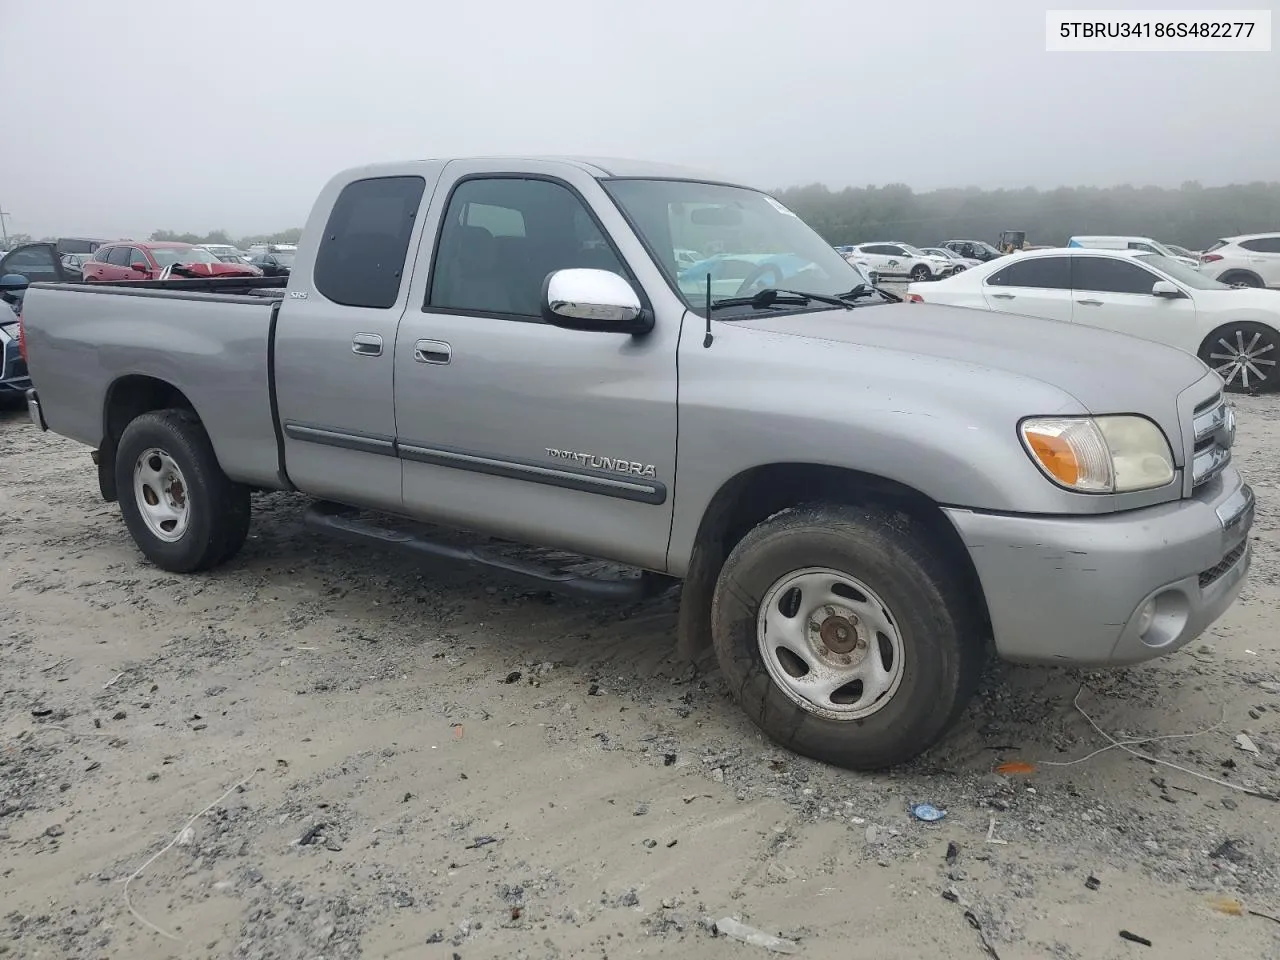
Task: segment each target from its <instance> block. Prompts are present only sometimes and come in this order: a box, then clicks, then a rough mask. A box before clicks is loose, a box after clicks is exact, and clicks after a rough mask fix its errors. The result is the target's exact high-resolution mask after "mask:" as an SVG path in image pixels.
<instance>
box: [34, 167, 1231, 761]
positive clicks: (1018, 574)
mask: <svg viewBox="0 0 1280 960" xmlns="http://www.w3.org/2000/svg"><path fill="white" fill-rule="evenodd" d="M303 236H304V239H303V242H302V244H301V245H300V246H299V249H298V253H297V258H296V264H295V268H294V270H293V272H292V274H291V275H290V277H289V278H288V280H287V287H285V286H282V287H281V288H280V289H278V290H276V291H275V292H274V295H269V296H263V293H264V290H263V289H262V287H263V286H267V287H268V288H269V286H270V284H271V283H272V282H273V281H269V280H263V279H261V278H260V279H258V280H257V281H256V282H255V283H253V284H250V285H249V286H250V287H253V288H254V289H248V288H247V287H246V286H245V283H244V282H242V281H236V280H230V281H226V282H225V283H222V282H221V281H216V280H214V281H204V282H203V284H202V286H201V288H200V289H199V290H195V291H193V290H190V289H187V288H186V287H185V286H184V284H194V283H195V282H194V281H171V282H168V283H156V282H151V283H148V282H136V283H122V284H97V285H93V286H80V285H73V284H36V285H34V286H33V287H32V288H31V290H30V291H29V292H28V294H27V299H26V308H25V319H24V323H25V344H26V351H27V355H28V359H29V363H30V372H31V375H32V378H33V381H34V384H35V388H34V390H33V391H32V392H31V393H30V394H29V409H30V412H31V416H32V418H33V419H34V420H35V422H36V423H37V424H38V425H39V426H41V427H42V428H46V427H47V429H50V430H53V431H55V432H57V433H60V434H63V435H65V436H67V437H70V438H73V439H75V440H77V441H80V442H82V443H84V444H87V445H89V446H91V447H93V448H94V451H95V453H94V456H95V459H96V462H97V464H98V477H99V484H100V487H101V491H102V494H103V496H104V497H105V498H107V499H108V500H116V499H118V500H119V503H120V509H121V513H122V514H123V516H124V521H125V524H126V525H127V527H128V529H129V532H130V533H131V534H132V536H133V538H134V540H135V541H136V542H137V544H138V546H139V548H140V549H141V551H142V553H143V554H144V555H145V556H146V557H147V558H148V559H149V560H150V561H151V562H153V563H155V564H156V565H157V566H159V567H162V568H164V569H166V570H171V571H178V572H194V571H198V570H204V569H208V568H210V567H213V566H216V565H217V564H220V563H224V562H226V561H227V560H228V559H230V558H231V557H232V556H233V555H234V554H235V553H236V551H237V550H238V549H239V547H240V546H241V544H242V543H243V541H244V539H245V536H246V531H247V530H248V527H249V521H250V493H251V491H253V490H292V491H298V492H300V493H302V494H305V495H307V496H309V497H312V498H314V499H315V501H316V502H315V503H314V504H313V505H312V506H311V507H310V508H309V511H308V513H307V521H308V523H310V524H311V525H313V526H314V527H315V528H316V529H317V530H321V531H324V532H326V533H328V534H331V535H333V536H335V537H339V538H342V539H344V540H348V541H355V542H359V543H368V544H372V545H376V546H379V547H382V548H388V549H398V550H404V551H409V552H413V553H416V554H419V555H422V556H425V557H436V558H440V559H442V560H445V561H448V562H450V563H460V562H462V563H470V564H479V565H484V566H488V567H490V568H495V569H498V570H501V571H503V572H504V573H506V574H508V575H510V576H512V577H515V578H518V579H520V580H523V581H525V582H529V583H535V584H539V585H540V586H541V587H543V588H548V589H552V588H554V589H558V590H566V591H576V592H577V593H579V594H585V595H594V596H598V597H601V598H606V599H607V598H613V599H618V600H627V599H634V598H639V597H643V596H644V595H646V593H649V592H652V591H654V590H662V589H666V588H667V587H669V586H670V585H671V584H672V583H673V582H674V581H675V580H682V581H683V586H682V596H681V613H680V618H679V626H678V632H679V637H678V640H679V643H680V648H681V649H682V651H683V652H685V653H687V654H688V655H690V656H692V657H700V656H702V655H703V654H704V653H706V652H707V651H708V649H709V648H714V651H715V654H716V656H717V658H718V660H719V663H720V665H721V667H722V669H723V671H724V675H725V677H726V678H727V681H728V686H729V689H730V691H731V692H732V695H733V696H734V697H735V698H736V699H737V700H738V701H739V702H740V703H741V705H742V707H743V709H744V710H745V711H746V712H747V713H748V714H749V715H750V717H751V719H752V720H753V721H754V722H755V723H756V724H758V725H759V727H760V728H761V729H762V730H763V731H764V732H765V733H766V734H768V735H769V736H770V737H772V738H774V739H775V740H776V741H777V742H778V743H780V744H782V745H784V746H786V747H789V748H791V749H793V750H795V751H797V752H800V753H803V754H806V755H809V756H812V757H816V758H819V759H821V760H824V761H828V762H831V763H834V764H838V765H842V766H846V767H850V768H855V769H871V768H879V767H884V766H889V765H892V764H895V763H898V762H901V761H904V760H906V759H908V758H910V757H912V756H914V755H915V754H917V753H919V752H920V751H922V750H924V749H925V748H927V747H928V746H930V745H931V744H933V743H934V742H935V741H936V740H937V739H938V738H939V737H940V736H941V735H942V734H943V732H944V731H945V730H946V729H947V728H948V726H949V725H950V724H952V723H953V722H954V721H955V719H956V718H957V717H958V716H959V715H960V713H961V711H962V710H963V709H964V707H965V704H966V702H967V700H968V699H969V698H970V696H971V694H972V692H973V690H974V688H975V685H976V683H977V680H978V676H979V673H980V669H981V666H982V663H983V658H984V655H985V652H986V649H987V646H988V641H989V640H993V641H994V646H995V650H996V651H997V652H998V654H999V655H1000V656H1002V657H1004V658H1006V659H1009V660H1012V661H1018V662H1029V663H1049V664H1068V665H1070V664H1076V665H1102V666H1105V665H1118V664H1130V663H1135V662H1138V661H1142V660H1146V659H1149V658H1153V657H1158V656H1161V655H1164V654H1168V653H1170V652H1172V651H1174V650H1177V649H1178V648H1180V647H1181V646H1183V645H1184V644H1186V643H1187V642H1188V641H1190V640H1191V639H1192V638H1194V637H1196V636H1197V635H1198V634H1200V633H1201V632H1202V631H1203V630H1204V629H1205V628H1206V627H1208V626H1209V624H1211V623H1212V622H1213V621H1214V620H1215V619H1216V618H1217V617H1218V616H1220V615H1221V614H1222V613H1223V611H1224V610H1226V609H1227V607H1228V606H1229V605H1230V604H1231V602H1232V600H1233V599H1234V598H1235V596H1236V594H1237V592H1238V591H1239V589H1240V586H1241V583H1242V581H1243V580H1244V578H1245V575H1246V573H1247V570H1248V567H1249V562H1250V547H1249V540H1248V534H1249V530H1250V527H1251V526H1252V523H1253V507H1254V503H1253V496H1252V493H1251V491H1250V488H1249V487H1248V486H1247V485H1246V484H1244V483H1243V482H1242V480H1241V478H1240V475H1239V474H1238V473H1237V472H1236V470H1235V468H1234V466H1232V464H1231V462H1230V461H1231V447H1232V442H1233V439H1234V431H1235V421H1234V416H1233V413H1232V408H1231V407H1230V406H1229V405H1226V404H1225V403H1224V401H1223V398H1222V393H1221V391H1222V386H1223V384H1222V381H1221V380H1220V379H1219V378H1218V377H1217V376H1216V375H1215V374H1213V373H1212V372H1211V371H1209V369H1208V368H1206V367H1205V366H1204V365H1203V364H1202V363H1201V362H1200V361H1199V360H1197V359H1196V358H1195V357H1192V356H1189V355H1187V354H1185V353H1182V352H1180V351H1177V350H1174V349H1171V348H1167V347H1163V346H1159V345H1156V344H1152V343H1149V342H1146V341H1142V340H1138V339H1135V338H1130V337H1126V336H1121V335H1117V334H1111V333H1107V332H1104V331H1100V330H1094V329H1088V328H1082V327H1079V326H1074V325H1072V324H1069V323H1059V322H1053V321H1042V320H1032V319H1028V318H1021V317H1016V316H1007V315H1003V314H991V313H987V312H980V311H968V310H963V309H956V308H949V307H943V306H930V305H925V304H907V303H894V302H890V301H891V299H892V298H890V297H889V296H888V295H882V294H881V293H880V292H878V291H877V290H876V289H874V288H872V287H870V286H868V285H867V284H866V283H865V282H864V279H863V278H862V277H861V275H860V274H858V273H857V272H856V271H855V269H854V268H853V267H852V266H851V265H849V264H848V263H847V262H846V261H845V260H844V258H843V257H841V256H840V254H839V253H838V252H836V251H835V250H834V249H832V248H831V247H830V246H829V245H828V244H827V243H825V242H824V241H823V240H822V238H821V237H819V236H818V235H817V234H816V233H815V232H814V231H813V230H812V229H810V228H809V227H808V226H807V225H806V224H805V223H803V222H802V221H801V220H800V219H799V218H798V217H796V216H795V214H794V213H792V212H791V211H790V210H788V209H787V208H786V207H785V206H784V205H783V204H781V203H779V202H778V201H777V200H776V199H775V198H773V197H771V196H768V195H766V194H764V193H761V192H758V191H756V190H752V189H748V188H745V187H742V186H735V185H731V184H728V183H723V182H720V181H718V180H716V179H715V178H712V177H707V176H702V175H699V174H696V173H691V172H687V171H682V170H677V169H671V168H667V167H657V166H651V165H646V164H641V163H629V162H620V161H612V160H609V161H587V160H556V159H529V160H511V159H472V160H449V161H443V160H441V161H421V162H412V163H399V164H388V165H377V166H369V167H363V168H360V169H355V170H350V171H347V172H344V173H342V174H340V175H338V176H337V177H335V178H334V179H333V180H331V181H330V182H329V183H328V184H327V185H326V186H325V188H324V190H323V192H322V193H321V194H320V197H319V199H318V200H317V201H316V204H315V207H314V209H313V211H312V213H311V215H310V218H309V219H308V221H307V224H306V227H305V231H304V235H303ZM677 251H680V253H679V255H678V254H677ZM687 251H696V256H701V257H702V259H700V260H699V259H694V260H692V262H690V257H691V254H690V253H688V252H687ZM280 283H281V284H283V283H284V281H280ZM265 292H266V293H268V294H271V293H272V291H271V290H270V289H268V290H266V291H265ZM428 524H430V525H431V526H427V525H428ZM441 530H463V531H472V534H470V535H469V536H471V538H472V539H470V540H468V539H466V538H465V537H464V538H462V539H460V538H459V536H458V534H456V533H442V532H440V531H441ZM476 534H479V535H482V536H476ZM495 538H497V540H498V541H500V542H501V543H509V544H514V545H521V546H516V547H513V549H510V550H507V549H499V548H496V547H494V546H493V544H494V542H495ZM480 542H483V544H484V545H483V546H477V545H476V544H477V543H480ZM523 545H531V546H533V547H535V548H538V549H535V550H530V549H528V548H527V547H526V546H523ZM550 551H558V552H560V553H571V554H573V555H576V556H579V557H584V558H590V559H592V560H593V561H606V562H607V563H605V564H601V563H599V562H595V563H594V567H593V568H592V569H591V570H589V571H588V572H586V573H584V572H582V571H583V568H582V565H580V564H579V565H577V566H575V565H574V564H572V563H567V562H552V559H551V554H550V553H549V552H550ZM610 565H612V568H611V567H610ZM618 567H623V568H625V569H623V570H621V571H619V570H618V569H617V568H618ZM610 569H612V570H613V572H609V570H610Z"/></svg>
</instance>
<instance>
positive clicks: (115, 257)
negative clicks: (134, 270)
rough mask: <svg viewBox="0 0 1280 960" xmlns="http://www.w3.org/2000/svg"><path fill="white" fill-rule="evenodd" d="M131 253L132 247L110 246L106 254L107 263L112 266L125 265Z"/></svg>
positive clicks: (127, 263)
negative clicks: (109, 250)
mask: <svg viewBox="0 0 1280 960" xmlns="http://www.w3.org/2000/svg"><path fill="white" fill-rule="evenodd" d="M131 253H133V247H112V248H111V252H110V253H108V254H107V263H109V264H111V265H112V266H113V267H127V266H128V265H129V255H130V254H131Z"/></svg>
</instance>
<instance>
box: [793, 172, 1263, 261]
mask: <svg viewBox="0 0 1280 960" xmlns="http://www.w3.org/2000/svg"><path fill="white" fill-rule="evenodd" d="M777 197H778V199H779V200H781V201H782V202H783V203H785V204H786V205H787V206H788V207H790V208H791V209H792V210H794V211H795V212H796V213H797V214H799V215H800V217H801V218H802V219H803V220H805V221H806V222H808V223H809V225H810V226H812V227H813V228H814V229H815V230H817V231H818V233H820V234H822V236H823V237H824V238H825V239H826V240H827V241H828V242H829V243H832V244H836V245H840V244H846V243H866V242H869V241H874V240H897V241H902V242H904V243H911V244H915V245H916V246H932V245H933V244H936V243H939V242H941V241H943V240H949V239H975V240H986V241H988V242H989V243H993V244H994V243H995V242H996V240H997V239H998V238H999V236H1000V232H1001V231H1002V230H1025V231H1026V234H1027V242H1028V243H1032V244H1044V245H1055V246H1056V245H1060V244H1065V243H1066V242H1067V240H1068V239H1069V238H1070V237H1071V236H1072V235H1089V234H1111V235H1121V236H1139V237H1152V238H1153V239H1156V240H1159V241H1161V242H1164V243H1177V244H1181V245H1182V246H1184V247H1187V248H1188V249H1191V250H1203V249H1204V248H1205V247H1207V246H1208V245H1210V244H1212V243H1213V242H1214V241H1215V240H1217V239H1218V238H1220V237H1230V236H1234V235H1237V234H1242V233H1263V232H1269V231H1280V183H1248V184H1232V185H1229V186H1225V187H1204V186H1201V185H1200V184H1199V183H1197V182H1188V183H1184V184H1183V185H1182V186H1181V187H1178V188H1163V187H1134V186H1129V185H1124V186H1118V187H1059V188H1057V189H1056V190H1033V189H1025V190H980V189H978V188H976V187H969V188H965V189H946V190H932V191H929V192H927V193H916V192H914V191H913V190H912V189H911V188H910V187H908V186H906V185H905V184H900V183H895V184H889V185H887V186H883V187H847V188H845V189H843V190H832V189H830V188H829V187H826V186H824V185H823V184H820V183H815V184H811V185H809V186H806V187H789V188H787V189H783V190H779V191H777Z"/></svg>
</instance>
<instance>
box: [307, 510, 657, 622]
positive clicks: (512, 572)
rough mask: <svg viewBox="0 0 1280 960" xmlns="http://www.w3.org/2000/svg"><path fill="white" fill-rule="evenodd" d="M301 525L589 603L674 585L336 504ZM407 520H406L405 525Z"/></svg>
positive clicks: (640, 597)
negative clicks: (462, 539) (588, 570)
mask: <svg viewBox="0 0 1280 960" xmlns="http://www.w3.org/2000/svg"><path fill="white" fill-rule="evenodd" d="M303 522H304V523H305V524H306V525H307V526H308V527H310V528H311V529H313V530H316V531H318V532H320V533H323V534H325V535H327V536H330V537H334V538H335V539H338V540H342V541H345V542H347V543H356V544H365V545H367V546H378V547H383V548H388V549H393V550H397V551H399V552H401V553H406V554H411V555H413V556H416V557H422V558H425V559H427V560H435V561H443V562H445V563H448V564H450V565H456V564H460V563H461V564H466V565H468V566H471V567H476V568H479V569H484V570H488V571H492V572H496V573H499V574H502V575H503V576H505V577H507V578H509V579H511V580H514V581H516V582H518V583H523V584H525V585H527V586H531V587H535V588H537V589H540V590H549V591H553V592H555V593H562V594H567V595H569V596H575V597H583V598H586V599H590V600H605V601H615V602H630V601H637V600H647V599H648V598H650V597H654V596H657V595H658V594H660V593H662V592H663V591H665V590H667V589H669V588H670V587H671V586H672V585H673V584H674V583H675V582H676V581H675V579H674V578H672V577H668V576H665V575H663V574H657V573H650V572H649V571H647V570H645V571H641V572H640V573H639V575H638V576H631V577H612V578H611V577H595V576H585V575H583V574H580V573H575V572H573V571H570V570H565V569H562V568H559V567H554V566H548V565H546V564H542V563H538V562H535V561H531V560H527V559H523V558H519V557H510V556H503V555H502V554H501V553H500V552H499V551H498V550H496V549H493V548H491V547H475V546H465V545H455V544H451V543H446V542H444V541H443V540H439V539H432V538H430V537H428V536H425V535H424V534H421V533H416V532H412V531H410V530H408V529H404V528H400V527H395V526H392V525H391V524H392V523H394V522H395V521H394V520H393V519H391V518H387V519H386V520H385V521H379V520H373V519H367V518H365V517H363V516H361V514H360V511H358V510H354V509H352V508H351V507H346V506H343V505H342V504H337V503H328V502H319V503H315V504H312V505H311V507H309V508H308V509H307V512H306V513H305V514H304V516H303ZM407 522H408V521H406V523H407Z"/></svg>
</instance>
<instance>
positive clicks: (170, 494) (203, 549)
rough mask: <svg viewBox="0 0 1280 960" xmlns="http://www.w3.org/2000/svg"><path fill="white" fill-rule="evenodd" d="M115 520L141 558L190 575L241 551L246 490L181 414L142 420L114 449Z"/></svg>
mask: <svg viewBox="0 0 1280 960" xmlns="http://www.w3.org/2000/svg"><path fill="white" fill-rule="evenodd" d="M115 470H116V489H117V490H118V491H119V494H118V495H119V500H120V513H121V514H122V515H123V516H124V521H125V525H126V526H127V527H128V528H129V533H130V535H132V537H133V539H134V542H135V543H137V545H138V547H139V549H141V551H142V553H143V555H145V556H146V558H147V559H148V560H150V561H151V562H152V563H154V564H155V565H156V566H157V567H160V568H161V569H163V570H169V571H172V572H174V573H193V572H196V571H199V570H207V569H209V568H211V567H215V566H217V565H219V564H221V563H224V562H225V561H227V560H229V559H230V558H231V557H232V556H234V555H235V554H236V552H237V551H239V549H240V547H241V546H242V545H243V544H244V541H245V538H246V537H247V536H248V533H249V518H250V508H249V489H248V487H245V486H242V485H240V484H238V483H233V482H232V481H231V480H230V479H229V478H228V477H227V475H226V474H225V473H223V472H222V468H221V466H219V464H218V459H217V456H216V455H215V454H214V452H213V445H212V444H211V443H210V442H209V436H208V434H206V433H205V430H204V427H203V426H202V425H201V423H200V421H199V419H198V418H197V417H196V416H195V414H193V413H191V412H189V411H186V410H158V411H154V412H151V413H144V414H142V415H141V416H139V417H137V418H136V419H134V420H133V421H132V422H130V424H129V425H128V426H127V427H125V430H124V433H123V434H122V435H121V437H120V443H119V445H118V446H117V448H116V460H115Z"/></svg>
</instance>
